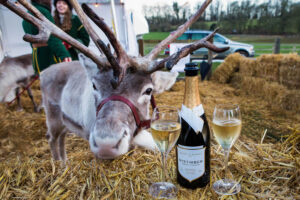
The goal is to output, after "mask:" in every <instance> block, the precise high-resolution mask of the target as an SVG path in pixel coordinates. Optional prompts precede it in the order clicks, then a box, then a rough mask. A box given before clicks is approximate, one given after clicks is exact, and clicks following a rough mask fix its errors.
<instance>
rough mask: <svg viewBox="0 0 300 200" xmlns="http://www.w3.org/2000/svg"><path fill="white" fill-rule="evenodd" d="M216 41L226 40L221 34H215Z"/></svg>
mask: <svg viewBox="0 0 300 200" xmlns="http://www.w3.org/2000/svg"><path fill="white" fill-rule="evenodd" d="M214 42H222V43H224V42H225V39H224V38H223V37H221V36H219V35H215V36H214Z"/></svg>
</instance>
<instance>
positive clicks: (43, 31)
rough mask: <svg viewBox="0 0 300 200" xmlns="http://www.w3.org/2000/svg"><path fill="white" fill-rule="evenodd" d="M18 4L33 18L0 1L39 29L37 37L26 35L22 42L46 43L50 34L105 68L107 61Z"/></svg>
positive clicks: (43, 17) (0, 0)
mask: <svg viewBox="0 0 300 200" xmlns="http://www.w3.org/2000/svg"><path fill="white" fill-rule="evenodd" d="M18 2H19V3H20V4H22V5H23V6H24V7H25V8H26V9H28V10H29V11H30V12H31V13H33V14H34V15H35V16H33V15H31V14H29V13H27V12H26V11H25V10H24V9H22V8H21V7H20V6H17V5H15V4H14V3H13V2H12V1H10V0H0V3H1V4H3V5H4V6H5V7H7V8H8V9H10V10H11V11H13V12H14V13H16V14H17V15H19V16H20V17H22V18H24V19H25V20H27V21H28V22H30V23H32V24H34V25H35V26H37V27H38V28H39V34H38V35H29V34H26V35H25V36H24V40H25V41H28V42H32V43H35V42H45V43H46V42H47V41H48V39H49V36H50V34H52V35H54V36H56V37H58V38H59V39H61V40H64V41H67V42H68V43H69V44H71V45H72V46H73V47H75V48H76V49H78V50H79V51H81V52H82V53H83V54H85V55H86V56H88V57H90V58H91V59H92V60H93V61H94V62H95V63H96V64H98V66H100V67H104V66H107V65H108V63H107V60H106V59H103V58H101V57H99V56H97V55H96V54H95V53H94V52H92V51H91V50H90V49H89V48H87V47H86V46H84V45H83V44H81V43H80V42H78V41H77V40H75V39H74V38H72V37H71V36H69V35H68V34H67V33H65V32H64V31H62V30H61V29H60V28H58V27H57V26H56V25H55V24H53V23H52V22H50V21H49V20H48V19H47V18H46V17H45V16H44V15H42V14H41V13H40V12H39V11H38V10H37V9H36V8H35V7H34V6H32V5H31V4H29V3H28V2H27V1H26V0H18Z"/></svg>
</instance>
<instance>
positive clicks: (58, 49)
mask: <svg viewBox="0 0 300 200" xmlns="http://www.w3.org/2000/svg"><path fill="white" fill-rule="evenodd" d="M32 5H33V6H34V7H36V8H37V9H38V10H39V11H40V12H41V13H42V14H43V15H44V16H45V17H46V18H47V19H48V20H49V21H51V22H52V23H54V19H53V17H52V15H51V12H50V10H49V9H48V8H47V7H46V6H43V5H41V4H38V3H35V2H32ZM22 25H23V29H24V31H25V33H28V34H32V35H36V34H38V29H37V28H36V27H35V26H34V25H32V24H31V23H29V22H27V21H25V20H24V21H23V23H22ZM47 44H48V45H47V46H45V47H39V48H32V63H33V68H34V71H35V73H36V74H39V73H40V72H41V71H43V70H44V69H46V68H47V67H49V66H50V65H52V64H55V63H59V62H62V60H63V59H64V58H67V57H71V56H70V54H69V52H68V51H67V49H66V48H65V46H64V45H63V44H62V41H61V40H60V39H58V38H56V37H54V36H52V35H51V36H50V37H49V40H48V42H47ZM31 47H32V44H31Z"/></svg>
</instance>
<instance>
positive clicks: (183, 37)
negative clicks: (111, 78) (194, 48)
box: [177, 33, 189, 40]
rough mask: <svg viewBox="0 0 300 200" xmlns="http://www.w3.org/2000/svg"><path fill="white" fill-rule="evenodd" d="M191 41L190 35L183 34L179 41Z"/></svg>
mask: <svg viewBox="0 0 300 200" xmlns="http://www.w3.org/2000/svg"><path fill="white" fill-rule="evenodd" d="M188 39H189V34H187V33H184V34H182V35H181V36H180V37H179V38H177V40H188Z"/></svg>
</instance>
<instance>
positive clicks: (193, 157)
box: [177, 145, 205, 182]
mask: <svg viewBox="0 0 300 200" xmlns="http://www.w3.org/2000/svg"><path fill="white" fill-rule="evenodd" d="M177 159H178V160H177V163H178V171H179V173H180V175H181V176H182V177H184V178H185V179H186V180H188V181H189V182H192V181H194V180H196V179H198V178H200V177H201V176H202V175H203V174H204V172H205V147H204V146H197V147H189V146H183V145H177Z"/></svg>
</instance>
